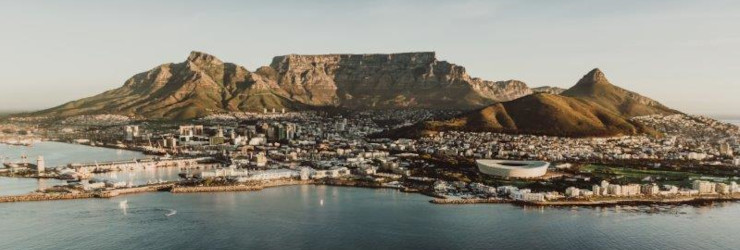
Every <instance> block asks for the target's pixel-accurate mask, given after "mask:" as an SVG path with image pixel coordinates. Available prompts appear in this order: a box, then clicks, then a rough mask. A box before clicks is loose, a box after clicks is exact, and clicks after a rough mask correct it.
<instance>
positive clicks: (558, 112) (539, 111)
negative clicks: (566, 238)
mask: <svg viewBox="0 0 740 250" xmlns="http://www.w3.org/2000/svg"><path fill="white" fill-rule="evenodd" d="M674 113H678V112H677V111H674V110H671V109H669V108H667V107H665V106H663V105H662V104H660V103H658V102H656V101H654V100H652V99H649V98H647V97H644V96H641V95H639V94H636V93H634V92H630V91H627V90H624V89H622V88H619V87H617V86H614V85H612V84H610V83H609V81H608V80H607V79H606V77H605V76H604V74H603V73H602V72H601V71H600V70H598V69H594V70H592V71H591V72H589V73H588V74H586V75H585V76H584V77H583V78H582V79H581V80H580V81H578V83H577V84H576V85H575V86H573V87H572V88H570V89H568V90H566V91H564V92H563V93H562V94H561V95H553V94H549V93H535V94H532V95H529V96H525V97H522V98H519V99H516V100H513V101H508V102H503V103H497V104H493V105H491V106H488V107H486V108H483V109H479V110H475V111H471V112H469V113H466V114H463V115H461V116H459V117H457V118H454V119H450V120H446V121H429V122H423V123H420V124H417V125H415V126H412V127H408V128H403V129H399V130H397V131H391V132H390V133H389V136H392V137H416V136H418V135H420V134H425V133H434V132H437V131H446V130H462V131H487V132H503V133H526V134H542V135H556V136H613V135H632V134H638V133H648V134H652V133H655V132H654V131H653V130H652V129H649V128H647V127H645V126H642V125H640V124H638V123H636V122H633V121H630V118H631V117H633V116H638V115H649V114H674Z"/></svg>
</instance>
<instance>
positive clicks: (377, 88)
mask: <svg viewBox="0 0 740 250" xmlns="http://www.w3.org/2000/svg"><path fill="white" fill-rule="evenodd" d="M531 93H532V91H531V90H530V89H529V88H528V87H527V85H526V84H524V83H523V82H520V81H516V80H509V81H486V80H481V79H479V78H474V77H471V76H469V75H468V74H467V72H466V71H465V68H464V67H462V66H459V65H455V64H452V63H448V62H446V61H439V60H437V58H436V55H435V53H434V52H418V53H399V54H366V55H351V54H337V55H286V56H277V57H275V58H274V59H273V60H272V63H271V64H270V66H263V67H260V68H258V69H257V70H255V71H254V72H250V71H248V70H247V69H245V68H244V67H242V66H239V65H235V64H232V63H224V62H222V61H221V60H219V59H218V58H216V57H214V56H212V55H208V54H206V53H202V52H192V53H191V54H190V56H189V57H188V58H187V60H185V61H184V62H181V63H168V64H163V65H160V66H158V67H155V68H153V69H151V70H149V71H147V72H143V73H139V74H137V75H134V76H133V77H131V78H130V79H128V80H127V81H126V82H125V83H124V85H123V86H122V87H120V88H117V89H114V90H110V91H107V92H104V93H101V94H99V95H96V96H92V97H88V98H84V99H80V100H77V101H72V102H69V103H66V104H64V105H61V106H58V107H55V108H52V109H48V110H44V111H40V112H37V113H35V115H50V116H74V115H83V114H120V115H127V116H134V117H139V118H154V119H191V118H196V117H202V116H205V115H209V114H213V113H221V112H234V111H262V110H263V109H264V108H268V109H272V108H276V109H281V108H286V109H288V110H299V109H305V108H311V107H342V108H351V109H363V108H432V109H436V108H439V109H471V108H478V107H483V106H486V105H490V104H492V103H496V102H501V101H509V100H513V99H516V98H519V97H522V96H525V95H529V94H531Z"/></svg>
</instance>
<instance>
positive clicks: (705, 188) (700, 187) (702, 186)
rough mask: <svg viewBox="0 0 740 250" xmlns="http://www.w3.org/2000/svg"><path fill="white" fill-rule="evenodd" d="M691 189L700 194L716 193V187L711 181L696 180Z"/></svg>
mask: <svg viewBox="0 0 740 250" xmlns="http://www.w3.org/2000/svg"><path fill="white" fill-rule="evenodd" d="M691 187H692V188H693V189H694V190H697V191H699V194H711V193H714V192H715V187H716V186H715V185H714V183H712V182H710V181H702V180H695V181H694V182H693V183H692V185H691Z"/></svg>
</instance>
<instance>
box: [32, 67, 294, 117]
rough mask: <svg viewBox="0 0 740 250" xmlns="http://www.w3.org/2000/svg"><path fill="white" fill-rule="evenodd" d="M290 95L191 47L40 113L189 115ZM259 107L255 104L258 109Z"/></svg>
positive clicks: (271, 102)
mask: <svg viewBox="0 0 740 250" xmlns="http://www.w3.org/2000/svg"><path fill="white" fill-rule="evenodd" d="M286 95H287V94H286V93H285V92H284V91H282V90H281V89H280V88H279V87H277V86H276V85H275V84H274V83H271V82H270V81H266V80H265V77H263V76H260V75H259V74H254V73H250V72H249V71H247V70H246V69H244V68H243V67H241V66H237V65H234V64H231V63H223V62H221V61H220V60H218V59H217V58H215V57H213V56H211V55H207V54H204V53H200V52H192V53H191V54H190V56H189V57H188V59H187V60H186V61H185V62H182V63H177V64H172V63H170V64H163V65H160V66H158V67H156V68H154V69H152V70H150V71H147V72H144V73H140V74H137V75H135V76H133V77H131V78H130V79H128V80H127V81H126V82H125V83H124V85H123V87H120V88H117V89H114V90H111V91H107V92H104V93H101V94H99V95H96V96H92V97H88V98H84V99H80V100H77V101H73V102H69V103H66V104H64V105H61V106H59V107H55V108H52V109H49V110H45V111H41V112H39V113H38V114H49V115H58V116H71V115H79V114H101V113H112V114H121V115H128V116H135V117H145V118H166V119H190V118H194V117H200V116H204V115H208V114H211V113H215V112H224V111H229V110H239V108H240V107H241V108H244V110H246V109H248V108H247V107H249V106H250V104H252V103H265V105H263V106H274V107H284V106H291V105H292V103H291V102H290V101H287V99H286V98H285V96H286ZM255 110H256V109H255Z"/></svg>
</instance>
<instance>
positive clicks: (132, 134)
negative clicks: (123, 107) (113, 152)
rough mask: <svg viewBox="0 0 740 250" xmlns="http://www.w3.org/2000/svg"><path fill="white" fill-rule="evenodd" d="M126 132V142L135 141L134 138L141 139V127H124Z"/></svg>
mask: <svg viewBox="0 0 740 250" xmlns="http://www.w3.org/2000/svg"><path fill="white" fill-rule="evenodd" d="M123 131H124V134H125V136H124V140H126V141H133V140H134V138H136V137H139V126H136V125H126V126H124V127H123Z"/></svg>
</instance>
